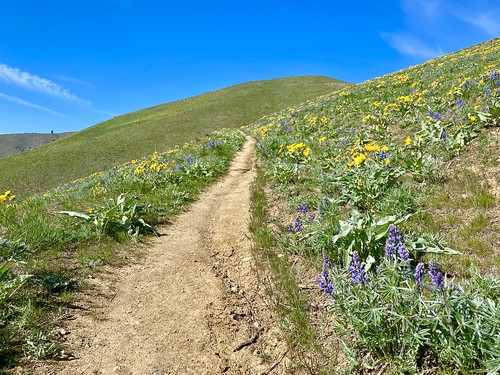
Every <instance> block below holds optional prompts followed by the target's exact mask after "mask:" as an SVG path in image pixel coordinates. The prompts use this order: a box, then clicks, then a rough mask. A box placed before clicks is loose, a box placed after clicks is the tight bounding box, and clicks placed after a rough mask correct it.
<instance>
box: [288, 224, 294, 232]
mask: <svg viewBox="0 0 500 375" xmlns="http://www.w3.org/2000/svg"><path fill="white" fill-rule="evenodd" d="M287 229H288V231H289V232H290V233H293V232H295V229H293V225H289V226H288V228H287Z"/></svg>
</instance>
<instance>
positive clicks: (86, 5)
mask: <svg viewBox="0 0 500 375" xmlns="http://www.w3.org/2000/svg"><path fill="white" fill-rule="evenodd" d="M499 36H500V2H499V1H498V0H472V1H471V0H399V1H395V0H387V1H373V0H371V1H359V0H358V1H346V2H335V1H331V0H328V1H323V0H317V1H311V2H306V1H272V0H266V1H261V0H254V1H250V2H239V1H234V0H233V1H224V0H212V1H207V2H205V1H203V2H202V1H191V2H181V1H178V0H176V1H171V0H165V1H160V0H157V1H151V0H72V1H62V0H60V1H54V0H45V1H39V0H36V1H34V0H17V1H0V133H22V132H40V133H48V132H50V131H51V130H53V131H54V132H56V133H59V132H64V131H76V130H81V129H83V128H86V127H88V126H91V125H94V124H96V123H98V122H101V121H104V120H107V119H109V118H111V117H113V116H116V115H118V114H124V113H127V112H131V111H134V110H138V109H142V108H146V107H150V106H154V105H157V104H161V103H166V102H170V101H174V100H178V99H182V98H186V97H190V96H194V95H198V94H201V93H204V92H208V91H212V90H216V89H219V88H222V87H226V86H229V85H234V84H238V83H242V82H248V81H253V80H261V79H270V78H278V77H288V76H296V75H325V76H330V77H334V78H338V79H342V80H345V81H348V82H362V81H364V80H367V79H371V78H374V77H377V76H380V75H383V74H386V73H390V72H393V71H396V70H400V69H403V68H406V67H408V66H411V65H415V64H418V63H421V62H423V61H426V60H428V59H431V58H434V57H437V56H440V55H442V54H446V53H449V52H454V51H457V50H459V49H462V48H466V47H469V46H471V45H474V44H477V43H481V42H484V41H486V40H489V39H492V38H495V37H499Z"/></svg>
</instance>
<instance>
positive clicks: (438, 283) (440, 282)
mask: <svg viewBox="0 0 500 375" xmlns="http://www.w3.org/2000/svg"><path fill="white" fill-rule="evenodd" d="M428 273H429V276H430V277H431V282H432V283H433V284H434V286H435V287H436V288H438V289H441V288H442V287H443V286H444V279H443V274H442V273H441V271H440V269H439V268H438V266H436V265H435V264H434V263H433V262H431V263H429V271H428Z"/></svg>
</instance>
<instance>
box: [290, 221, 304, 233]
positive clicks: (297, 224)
mask: <svg viewBox="0 0 500 375" xmlns="http://www.w3.org/2000/svg"><path fill="white" fill-rule="evenodd" d="M293 224H294V227H295V231H296V232H302V230H303V229H304V226H303V225H302V220H301V219H300V217H296V218H295V221H294V223H293Z"/></svg>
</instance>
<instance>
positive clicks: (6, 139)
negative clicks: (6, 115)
mask: <svg viewBox="0 0 500 375" xmlns="http://www.w3.org/2000/svg"><path fill="white" fill-rule="evenodd" d="M69 134H71V133H61V134H41V133H19V134H0V158H3V157H5V156H8V155H11V154H16V153H18V152H22V151H27V150H29V149H31V148H35V147H37V146H40V145H43V144H44V143H49V142H53V141H55V140H56V139H59V138H62V137H66V136H68V135H69Z"/></svg>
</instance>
